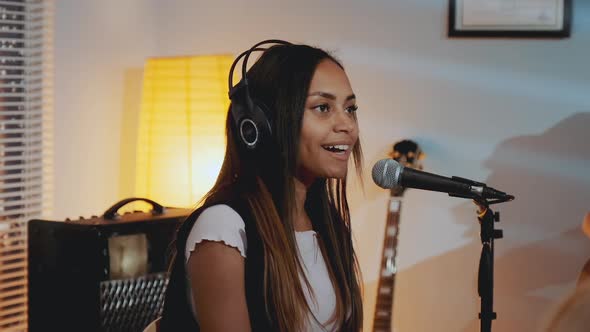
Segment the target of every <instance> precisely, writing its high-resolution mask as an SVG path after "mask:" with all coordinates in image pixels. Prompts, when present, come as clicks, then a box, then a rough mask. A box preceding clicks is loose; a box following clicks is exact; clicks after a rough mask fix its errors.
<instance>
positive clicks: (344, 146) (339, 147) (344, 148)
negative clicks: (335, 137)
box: [326, 144, 350, 151]
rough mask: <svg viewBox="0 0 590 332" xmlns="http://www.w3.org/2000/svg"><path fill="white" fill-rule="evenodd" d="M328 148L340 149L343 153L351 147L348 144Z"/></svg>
mask: <svg viewBox="0 0 590 332" xmlns="http://www.w3.org/2000/svg"><path fill="white" fill-rule="evenodd" d="M326 147H327V148H329V149H338V150H341V151H346V150H348V148H349V147H350V145H347V144H342V145H328V146H326Z"/></svg>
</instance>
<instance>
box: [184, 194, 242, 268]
mask: <svg viewBox="0 0 590 332" xmlns="http://www.w3.org/2000/svg"><path fill="white" fill-rule="evenodd" d="M203 241H212V242H221V243H223V244H225V245H227V246H230V247H233V248H236V249H237V250H238V251H239V252H240V254H241V255H242V256H243V257H246V250H247V238H246V230H245V224H244V220H243V219H242V217H241V216H240V214H239V213H238V212H237V211H236V210H235V209H234V208H232V207H231V206H230V205H228V204H214V205H211V206H208V207H205V208H204V209H203V210H202V211H201V213H200V214H199V216H198V217H197V219H196V221H195V223H194V224H193V226H192V229H191V231H190V233H189V235H188V238H187V242H186V248H185V257H186V258H187V259H188V257H189V256H190V253H191V252H193V251H194V250H195V248H196V245H197V244H199V243H201V242H203Z"/></svg>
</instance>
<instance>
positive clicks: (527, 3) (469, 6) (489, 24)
mask: <svg viewBox="0 0 590 332" xmlns="http://www.w3.org/2000/svg"><path fill="white" fill-rule="evenodd" d="M571 21H572V0H449V20H448V24H449V26H448V36H449V37H509V38H511V37H514V38H567V37H569V36H570V30H571Z"/></svg>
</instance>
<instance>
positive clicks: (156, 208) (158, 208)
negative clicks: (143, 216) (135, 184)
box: [103, 197, 165, 220]
mask: <svg viewBox="0 0 590 332" xmlns="http://www.w3.org/2000/svg"><path fill="white" fill-rule="evenodd" d="M135 201H144V202H146V203H149V204H151V205H152V213H153V214H163V213H164V210H165V208H164V206H162V205H160V204H158V203H156V202H154V201H152V200H151V199H148V198H141V197H131V198H125V199H122V200H120V201H118V202H117V203H115V204H114V205H113V206H111V207H110V208H108V209H107V210H106V211H105V213H104V215H103V218H104V219H105V220H115V219H117V216H118V214H117V211H119V209H120V208H122V207H123V206H125V205H127V204H129V203H131V202H135Z"/></svg>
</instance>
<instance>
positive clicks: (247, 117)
mask: <svg viewBox="0 0 590 332" xmlns="http://www.w3.org/2000/svg"><path fill="white" fill-rule="evenodd" d="M266 44H281V45H292V44H291V43H289V42H287V41H284V40H279V39H268V40H264V41H261V42H259V43H257V44H255V45H254V46H252V47H251V48H250V49H248V50H246V51H244V52H242V53H241V54H240V55H239V56H238V57H237V58H236V59H235V60H234V62H233V63H232V65H231V68H230V70H229V79H228V83H229V99H230V100H231V108H230V112H231V116H232V118H233V122H234V128H235V130H236V132H237V138H238V140H239V141H240V142H241V144H242V145H243V146H244V147H245V148H246V149H247V150H254V149H256V147H257V146H259V144H260V143H261V142H262V141H263V140H267V139H270V137H271V135H272V128H271V125H270V121H269V120H268V118H267V116H266V114H268V107H267V106H266V105H264V104H263V103H262V102H260V101H257V100H254V99H252V97H251V95H250V90H249V88H248V78H247V77H246V71H247V66H248V58H249V57H250V54H251V53H252V52H256V51H265V50H267V48H260V47H259V46H262V45H266ZM242 58H244V60H243V61H242V79H241V80H240V82H238V83H237V84H236V85H235V86H234V85H233V74H234V68H235V67H236V65H237V63H238V62H239V61H240V59H242ZM266 137H268V138H266Z"/></svg>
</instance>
